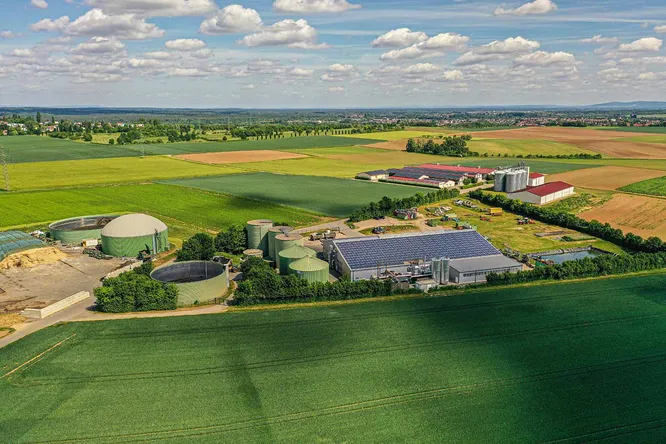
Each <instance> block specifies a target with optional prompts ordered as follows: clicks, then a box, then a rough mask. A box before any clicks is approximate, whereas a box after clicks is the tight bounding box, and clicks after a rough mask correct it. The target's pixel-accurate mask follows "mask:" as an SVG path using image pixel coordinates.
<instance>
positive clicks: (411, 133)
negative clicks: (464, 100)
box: [335, 128, 454, 143]
mask: <svg viewBox="0 0 666 444" xmlns="http://www.w3.org/2000/svg"><path fill="white" fill-rule="evenodd" d="M451 132H452V133H453V132H454V131H451ZM436 134H437V135H443V134H442V133H441V132H439V131H437V132H433V131H429V129H428V128H424V129H422V130H421V129H418V128H416V129H411V130H405V131H386V132H381V133H361V134H345V135H343V136H335V137H338V138H345V137H350V138H358V139H372V141H371V142H363V143H377V142H385V141H387V140H401V139H409V138H416V137H422V136H434V135H436Z"/></svg>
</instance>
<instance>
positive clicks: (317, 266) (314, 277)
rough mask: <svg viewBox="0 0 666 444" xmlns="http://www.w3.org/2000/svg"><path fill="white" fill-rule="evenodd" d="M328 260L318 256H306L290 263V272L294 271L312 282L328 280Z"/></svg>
mask: <svg viewBox="0 0 666 444" xmlns="http://www.w3.org/2000/svg"><path fill="white" fill-rule="evenodd" d="M328 269H329V267H328V262H324V261H322V260H319V259H317V258H316V257H304V258H303V259H299V260H297V261H296V262H292V263H291V264H290V265H289V273H293V274H295V275H297V276H299V277H301V278H303V279H305V280H306V281H308V282H310V283H314V282H328Z"/></svg>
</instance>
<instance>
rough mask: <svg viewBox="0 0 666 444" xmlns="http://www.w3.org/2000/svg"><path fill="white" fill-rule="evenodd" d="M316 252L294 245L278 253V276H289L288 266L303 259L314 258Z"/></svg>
mask: <svg viewBox="0 0 666 444" xmlns="http://www.w3.org/2000/svg"><path fill="white" fill-rule="evenodd" d="M316 256H317V252H316V251H314V250H313V249H311V248H308V247H303V246H301V245H294V246H293V247H289V248H287V249H286V250H282V251H280V253H278V261H277V263H278V266H277V268H279V269H280V274H289V265H290V264H291V263H292V262H296V261H297V260H299V259H303V258H304V257H316Z"/></svg>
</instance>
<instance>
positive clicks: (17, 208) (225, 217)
mask: <svg viewBox="0 0 666 444" xmlns="http://www.w3.org/2000/svg"><path fill="white" fill-rule="evenodd" d="M134 211H136V212H147V213H150V214H152V215H154V216H155V217H158V218H160V219H164V220H165V221H167V222H168V224H169V226H171V222H173V223H174V225H181V226H189V227H198V228H203V229H206V230H212V231H219V230H221V229H223V228H227V227H228V226H229V225H231V224H234V223H245V222H247V221H248V220H252V219H259V218H269V219H275V220H279V221H284V222H289V223H290V224H292V225H294V226H303V225H305V226H307V225H311V224H313V223H317V222H318V221H320V220H321V219H322V218H321V217H319V216H317V215H315V214H312V213H310V212H305V211H302V210H300V209H295V208H289V207H285V206H281V205H276V204H271V203H269V202H257V201H254V200H249V199H243V198H241V197H238V196H225V195H221V194H217V193H207V192H204V191H200V190H195V189H192V188H185V187H177V186H172V185H163V184H149V185H122V186H107V187H92V188H79V189H68V190H56V191H36V192H27V193H6V194H0V214H2V218H0V230H5V229H8V228H11V227H20V226H25V225H39V224H42V225H47V224H48V223H50V222H53V221H55V220H59V219H65V218H68V217H75V216H82V215H86V214H112V213H125V212H134Z"/></svg>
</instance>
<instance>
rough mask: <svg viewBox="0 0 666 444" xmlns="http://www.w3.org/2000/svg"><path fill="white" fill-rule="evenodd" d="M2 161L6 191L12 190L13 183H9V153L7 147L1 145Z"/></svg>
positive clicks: (0, 158) (0, 160) (0, 161)
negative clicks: (6, 150) (6, 151)
mask: <svg viewBox="0 0 666 444" xmlns="http://www.w3.org/2000/svg"><path fill="white" fill-rule="evenodd" d="M0 163H2V173H3V175H4V176H5V191H11V184H10V183H9V167H8V166H7V154H6V153H5V148H4V147H3V146H2V145H0Z"/></svg>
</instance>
